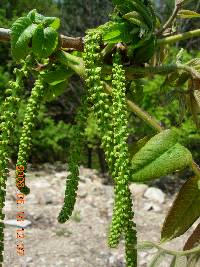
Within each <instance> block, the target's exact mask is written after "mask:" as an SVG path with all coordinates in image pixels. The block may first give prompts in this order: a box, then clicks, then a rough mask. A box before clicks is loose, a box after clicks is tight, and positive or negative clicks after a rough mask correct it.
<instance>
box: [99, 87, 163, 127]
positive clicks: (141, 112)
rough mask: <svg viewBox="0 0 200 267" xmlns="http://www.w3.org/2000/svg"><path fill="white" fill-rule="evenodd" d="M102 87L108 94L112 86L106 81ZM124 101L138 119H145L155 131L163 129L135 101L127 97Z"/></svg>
mask: <svg viewBox="0 0 200 267" xmlns="http://www.w3.org/2000/svg"><path fill="white" fill-rule="evenodd" d="M104 88H105V91H106V92H107V93H108V94H111V93H112V88H111V87H110V86H109V85H108V84H107V83H104ZM126 103H127V105H128V107H129V108H130V110H131V111H133V112H134V113H135V114H136V115H137V116H138V117H139V118H140V119H142V120H143V121H145V122H146V123H147V124H148V125H149V126H150V127H151V128H153V129H155V130H156V131H157V132H161V131H162V130H163V128H162V127H161V126H160V124H159V123H158V122H157V121H156V120H155V119H154V118H152V117H151V116H150V115H149V114H148V113H146V112H145V111H144V110H142V109H141V108H140V107H139V106H137V105H136V104H135V103H133V102H132V101H130V100H128V99H127V100H126Z"/></svg>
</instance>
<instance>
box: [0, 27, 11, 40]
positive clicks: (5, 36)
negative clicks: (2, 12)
mask: <svg viewBox="0 0 200 267" xmlns="http://www.w3.org/2000/svg"><path fill="white" fill-rule="evenodd" d="M0 41H2V42H8V41H10V30H9V29H4V28H0Z"/></svg>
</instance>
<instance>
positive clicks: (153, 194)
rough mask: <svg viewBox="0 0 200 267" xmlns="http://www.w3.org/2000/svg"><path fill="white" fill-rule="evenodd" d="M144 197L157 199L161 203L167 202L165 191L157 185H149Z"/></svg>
mask: <svg viewBox="0 0 200 267" xmlns="http://www.w3.org/2000/svg"><path fill="white" fill-rule="evenodd" d="M144 197H146V198H148V199H150V200H153V201H157V202H158V203H160V204H163V203H164V202H165V193H163V192H162V191H161V190H160V189H158V188H156V187H149V188H148V189H147V190H146V192H145V193H144Z"/></svg>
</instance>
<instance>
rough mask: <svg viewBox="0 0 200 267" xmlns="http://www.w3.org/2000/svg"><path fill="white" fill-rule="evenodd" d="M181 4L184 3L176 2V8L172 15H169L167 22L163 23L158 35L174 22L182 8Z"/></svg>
mask: <svg viewBox="0 0 200 267" xmlns="http://www.w3.org/2000/svg"><path fill="white" fill-rule="evenodd" d="M181 4H182V3H177V4H175V7H174V10H173V12H172V15H171V16H170V17H169V19H168V20H167V22H166V23H165V24H164V25H163V27H162V28H161V29H160V30H159V31H158V33H157V35H161V34H162V33H164V32H165V30H166V29H168V28H170V27H171V25H172V23H173V22H174V20H175V18H176V16H177V14H178V11H179V9H180V8H181Z"/></svg>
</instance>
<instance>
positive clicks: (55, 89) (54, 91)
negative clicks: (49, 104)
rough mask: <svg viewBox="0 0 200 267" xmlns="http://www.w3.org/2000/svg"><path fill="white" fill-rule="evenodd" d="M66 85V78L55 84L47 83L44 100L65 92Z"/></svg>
mask: <svg viewBox="0 0 200 267" xmlns="http://www.w3.org/2000/svg"><path fill="white" fill-rule="evenodd" d="M67 87H68V80H64V81H61V82H59V83H57V84H52V85H49V87H48V89H47V90H46V92H45V96H44V98H45V100H46V101H52V100H54V99H55V98H57V97H58V96H60V95H61V94H63V93H64V92H65V90H66V89H67Z"/></svg>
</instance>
